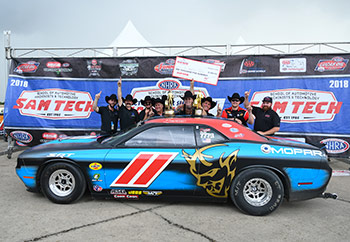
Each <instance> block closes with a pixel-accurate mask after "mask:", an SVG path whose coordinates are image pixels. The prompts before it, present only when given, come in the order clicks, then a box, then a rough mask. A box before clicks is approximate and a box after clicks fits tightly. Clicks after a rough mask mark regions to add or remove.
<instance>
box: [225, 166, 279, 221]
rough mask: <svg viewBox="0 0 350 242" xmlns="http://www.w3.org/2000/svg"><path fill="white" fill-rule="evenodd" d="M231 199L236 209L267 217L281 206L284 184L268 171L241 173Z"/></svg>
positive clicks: (234, 184) (234, 183)
mask: <svg viewBox="0 0 350 242" xmlns="http://www.w3.org/2000/svg"><path fill="white" fill-rule="evenodd" d="M230 197H231V199H232V201H233V203H234V204H235V205H236V207H237V208H238V209H240V210H241V211H243V212H244V213H247V214H250V215H256V216H262V215H267V214H269V213H272V212H273V211H274V210H276V209H277V208H278V207H279V206H280V205H281V203H282V200H283V197H284V188H283V183H282V182H281V180H280V178H279V177H278V176H277V175H276V174H275V173H273V172H272V171H270V170H268V169H264V168H254V169H248V170H245V171H243V172H241V173H239V174H238V175H237V177H236V178H235V179H234V180H233V182H232V185H231V188H230Z"/></svg>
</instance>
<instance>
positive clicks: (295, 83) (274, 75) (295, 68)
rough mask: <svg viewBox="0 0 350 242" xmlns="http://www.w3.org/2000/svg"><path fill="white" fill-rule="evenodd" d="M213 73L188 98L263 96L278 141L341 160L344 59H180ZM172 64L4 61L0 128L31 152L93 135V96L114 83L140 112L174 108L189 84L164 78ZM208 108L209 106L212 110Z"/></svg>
mask: <svg viewBox="0 0 350 242" xmlns="http://www.w3.org/2000/svg"><path fill="white" fill-rule="evenodd" d="M186 58H189V59H193V60H198V61H202V62H207V63H212V64H217V65H220V66H221V73H220V76H219V81H218V83H217V85H216V86H214V85H208V84H204V83H200V82H195V91H196V92H201V93H202V94H203V95H204V96H211V97H212V98H213V99H214V100H215V101H217V102H218V105H217V106H220V107H222V108H228V107H230V103H229V101H228V99H227V96H231V95H232V94H233V93H235V92H238V93H240V94H241V95H242V96H244V92H245V91H249V90H251V95H250V99H251V102H252V104H253V105H256V106H260V105H261V104H262V99H263V98H264V97H265V96H271V97H272V98H273V109H274V110H275V111H276V112H277V113H278V114H279V116H280V117H281V128H280V134H281V135H282V136H287V137H301V138H303V139H304V140H305V141H306V142H308V143H311V144H315V145H319V144H320V143H323V144H325V145H326V146H327V150H328V152H329V154H331V155H333V156H338V157H349V155H350V151H349V142H350V124H349V120H350V112H349V110H350V100H349V99H350V92H349V90H350V89H349V80H350V70H349V66H348V62H349V59H350V55H339V54H327V55H288V56H284V55H275V56H200V57H199V56H195V57H191V56H188V57H186ZM175 59H176V57H175V56H174V57H138V58H33V59H28V58H16V59H12V61H11V68H10V75H9V79H8V86H7V92H6V100H5V114H4V119H5V129H6V131H7V132H8V133H9V134H10V135H11V136H12V137H13V138H15V139H16V140H17V141H19V142H18V143H19V144H20V145H29V146H33V145H36V144H39V143H43V142H47V141H50V140H53V139H57V138H59V137H65V136H70V135H88V134H96V133H98V132H99V130H100V125H101V121H100V115H99V114H96V113H95V112H94V111H93V110H92V103H93V100H94V98H95V95H96V94H97V93H99V92H100V91H102V94H101V99H100V100H99V103H98V105H99V106H106V105H107V103H106V102H105V98H104V97H105V96H110V95H111V94H113V93H115V94H116V93H117V81H118V79H119V78H120V77H121V78H122V80H123V81H122V92H123V96H124V97H125V96H126V95H127V94H129V93H131V94H132V95H133V97H134V98H137V100H138V102H137V103H136V104H135V106H134V108H136V109H138V110H142V108H143V106H142V105H141V102H140V100H141V99H143V98H144V97H145V96H147V95H150V96H152V97H161V96H162V95H165V94H167V93H168V91H169V90H172V93H173V94H174V97H175V102H174V104H175V105H179V104H181V101H182V99H181V98H180V97H181V96H183V94H184V92H185V91H186V90H189V86H190V82H189V81H188V80H182V79H178V78H174V77H172V72H173V69H174V64H175ZM217 106H216V107H217ZM211 112H212V113H213V114H214V115H215V114H216V108H215V109H213V110H211Z"/></svg>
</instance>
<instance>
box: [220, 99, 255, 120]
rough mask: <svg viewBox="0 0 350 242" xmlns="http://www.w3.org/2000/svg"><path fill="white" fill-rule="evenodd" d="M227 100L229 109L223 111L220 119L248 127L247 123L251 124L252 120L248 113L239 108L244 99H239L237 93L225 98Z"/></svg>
mask: <svg viewBox="0 0 350 242" xmlns="http://www.w3.org/2000/svg"><path fill="white" fill-rule="evenodd" d="M227 99H228V100H229V101H230V103H231V105H232V106H231V107H229V108H226V109H224V111H223V112H222V115H221V117H222V118H227V119H231V120H234V121H235V122H237V123H239V124H243V125H244V126H248V125H247V123H249V124H253V121H254V120H253V118H252V115H251V113H250V112H249V111H247V110H245V109H243V108H241V107H240V106H239V105H240V104H241V103H243V101H244V97H241V96H240V95H239V94H238V93H234V94H232V96H231V97H230V96H227Z"/></svg>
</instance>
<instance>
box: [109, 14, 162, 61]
mask: <svg viewBox="0 0 350 242" xmlns="http://www.w3.org/2000/svg"><path fill="white" fill-rule="evenodd" d="M151 46H152V45H151V44H150V42H148V41H147V40H146V39H145V37H143V35H142V34H141V33H140V32H139V31H138V30H137V29H136V27H135V25H134V24H133V23H132V22H131V21H130V20H129V21H128V23H127V24H126V25H125V27H124V28H123V30H122V31H121V32H120V33H119V35H118V36H117V37H116V38H115V39H114V40H113V41H112V43H111V44H110V45H109V46H108V47H113V50H106V51H104V52H103V53H105V54H106V55H109V56H135V55H136V56H156V55H159V53H157V52H155V51H152V50H150V49H147V48H141V49H138V48H137V47H150V48H151ZM120 47H129V48H127V49H123V48H121V49H120ZM131 47H132V48H131Z"/></svg>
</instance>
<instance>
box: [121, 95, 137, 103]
mask: <svg viewBox="0 0 350 242" xmlns="http://www.w3.org/2000/svg"><path fill="white" fill-rule="evenodd" d="M125 101H132V103H133V104H135V103H137V99H136V98H132V96H131V95H130V94H128V95H126V97H125V98H123V102H125Z"/></svg>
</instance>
